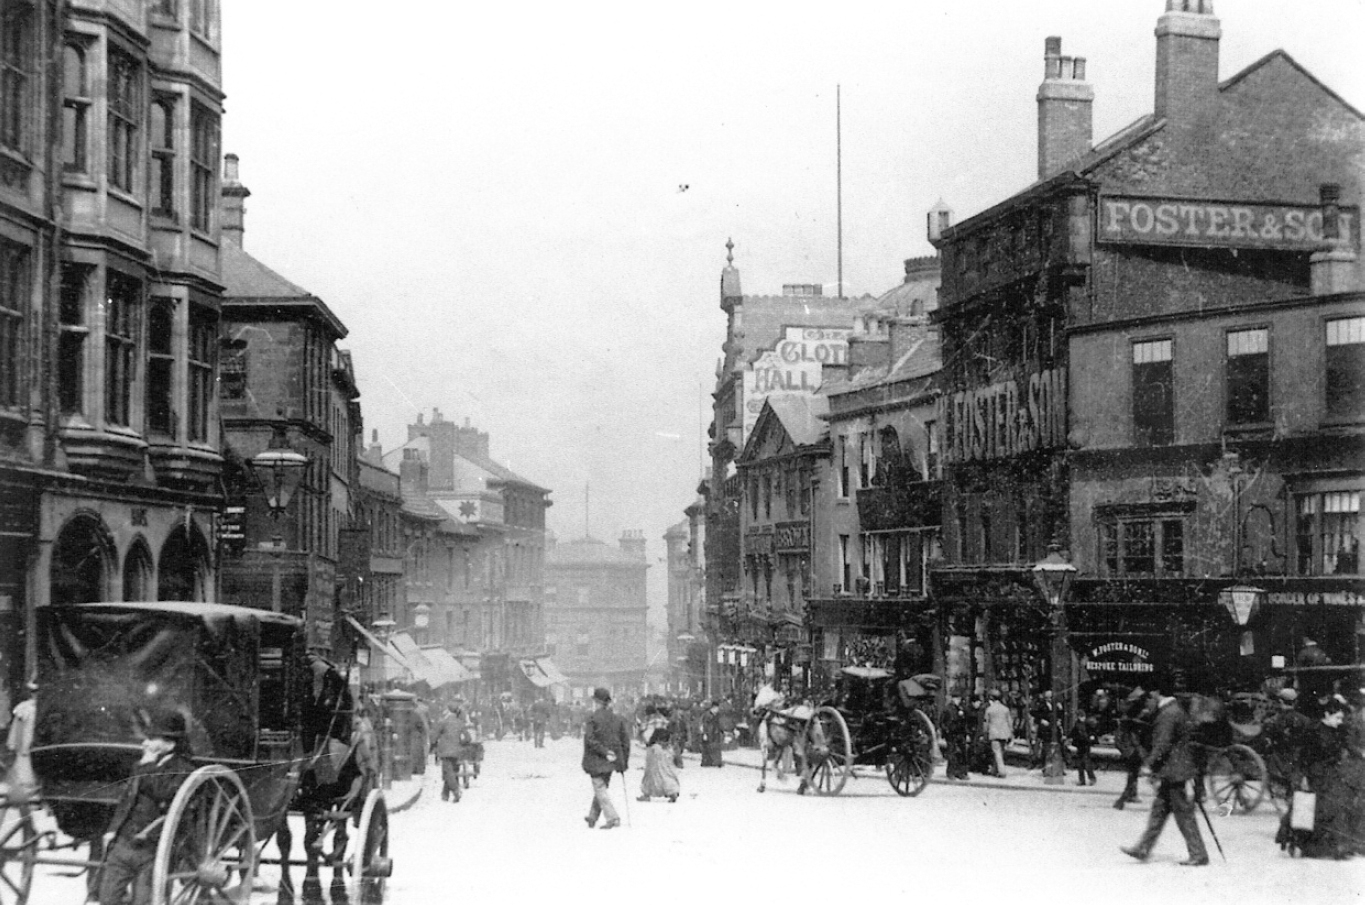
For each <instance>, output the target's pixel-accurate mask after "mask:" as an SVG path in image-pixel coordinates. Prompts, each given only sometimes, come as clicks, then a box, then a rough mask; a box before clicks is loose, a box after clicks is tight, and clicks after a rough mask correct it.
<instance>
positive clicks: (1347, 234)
mask: <svg viewBox="0 0 1365 905" xmlns="http://www.w3.org/2000/svg"><path fill="white" fill-rule="evenodd" d="M1097 216H1098V219H1099V224H1098V229H1097V230H1096V236H1097V237H1098V238H1099V240H1100V241H1101V242H1131V243H1137V244H1145V245H1198V246H1201V247H1207V246H1218V247H1223V248H1267V249H1275V250H1279V251H1316V250H1318V249H1319V248H1321V247H1322V246H1323V243H1324V242H1325V241H1326V240H1325V238H1324V236H1323V233H1322V208H1321V207H1320V206H1318V205H1306V204H1256V203H1232V202H1222V201H1196V200H1193V199H1189V198H1149V197H1139V196H1132V195H1124V196H1119V195H1105V196H1102V197H1101V198H1100V200H1099V208H1098V213H1097ZM1357 222H1358V217H1357V209H1356V208H1354V207H1342V208H1340V209H1339V211H1338V215H1337V224H1338V229H1339V231H1340V237H1341V239H1343V240H1344V241H1345V242H1346V244H1347V245H1349V246H1351V247H1355V246H1356V244H1357V237H1356V223H1357Z"/></svg>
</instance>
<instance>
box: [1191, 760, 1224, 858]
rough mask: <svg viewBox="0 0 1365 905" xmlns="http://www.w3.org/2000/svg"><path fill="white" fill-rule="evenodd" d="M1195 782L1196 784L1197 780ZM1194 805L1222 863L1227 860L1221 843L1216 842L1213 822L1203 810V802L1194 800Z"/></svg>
mask: <svg viewBox="0 0 1365 905" xmlns="http://www.w3.org/2000/svg"><path fill="white" fill-rule="evenodd" d="M1195 781H1196V782H1198V780H1195ZM1194 803H1195V804H1196V805H1198V806H1199V813H1201V814H1203V815H1204V823H1206V824H1208V827H1209V835H1210V836H1212V837H1213V844H1214V845H1216V846H1218V854H1219V855H1221V856H1222V858H1223V860H1224V861H1226V860H1228V856H1227V854H1226V853H1225V852H1224V851H1223V843H1221V842H1219V841H1218V834H1217V833H1215V832H1214V831H1213V821H1212V820H1210V819H1209V812H1208V811H1206V810H1204V802H1203V800H1202V799H1199V798H1196V799H1195V800H1194Z"/></svg>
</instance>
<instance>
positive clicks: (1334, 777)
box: [1280, 698, 1359, 858]
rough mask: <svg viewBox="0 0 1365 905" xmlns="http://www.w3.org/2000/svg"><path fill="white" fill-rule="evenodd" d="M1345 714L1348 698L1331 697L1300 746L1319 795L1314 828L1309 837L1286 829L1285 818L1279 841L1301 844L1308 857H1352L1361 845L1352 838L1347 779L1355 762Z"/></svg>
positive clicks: (1313, 788)
mask: <svg viewBox="0 0 1365 905" xmlns="http://www.w3.org/2000/svg"><path fill="white" fill-rule="evenodd" d="M1345 718H1346V704H1345V702H1344V701H1342V700H1340V699H1339V698H1332V699H1329V700H1328V702H1327V703H1326V704H1325V705H1324V706H1323V711H1322V716H1321V718H1320V719H1319V720H1318V721H1317V722H1316V723H1314V724H1313V725H1312V726H1311V727H1310V728H1309V729H1308V731H1307V732H1306V733H1305V737H1304V740H1303V746H1302V748H1301V749H1300V752H1301V757H1302V759H1303V774H1304V776H1305V778H1306V779H1307V782H1308V789H1309V791H1311V792H1313V793H1314V796H1315V798H1316V801H1315V807H1314V816H1313V830H1312V832H1311V833H1309V834H1308V835H1307V836H1306V837H1302V836H1298V835H1296V834H1291V833H1286V832H1285V827H1286V826H1287V824H1288V820H1287V819H1286V821H1285V824H1284V825H1282V827H1281V837H1280V842H1281V845H1282V846H1285V847H1289V848H1298V849H1299V850H1300V852H1301V854H1302V855H1303V857H1305V858H1349V857H1351V855H1353V854H1355V853H1356V850H1357V848H1358V846H1359V841H1358V840H1356V839H1354V838H1353V835H1354V829H1355V827H1354V826H1352V824H1354V823H1355V820H1354V819H1353V818H1354V814H1353V808H1352V801H1351V797H1352V796H1351V790H1350V788H1349V784H1348V782H1347V779H1348V774H1349V773H1350V772H1351V770H1350V767H1351V766H1353V765H1351V764H1348V762H1347V761H1348V758H1349V757H1350V756H1351V754H1350V751H1349V748H1348V745H1347V738H1346V732H1345V730H1344V729H1343V727H1342V724H1343V722H1344V721H1345ZM1287 817H1288V815H1286V818H1287ZM1286 837H1287V838H1286ZM1286 843H1288V844H1287V845H1286Z"/></svg>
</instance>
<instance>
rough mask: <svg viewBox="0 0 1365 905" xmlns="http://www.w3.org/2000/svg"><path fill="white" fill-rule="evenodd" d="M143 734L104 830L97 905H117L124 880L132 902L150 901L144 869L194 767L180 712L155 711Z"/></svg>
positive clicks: (121, 898) (122, 899) (153, 854)
mask: <svg viewBox="0 0 1365 905" xmlns="http://www.w3.org/2000/svg"><path fill="white" fill-rule="evenodd" d="M146 735H147V737H146V738H144V739H143V740H142V759H141V760H140V761H138V764H137V766H136V767H135V768H133V775H132V777H131V778H130V779H129V780H128V784H127V785H126V786H125V787H124V789H123V795H122V796H121V797H120V798H119V802H118V805H117V806H116V807H115V808H114V816H113V818H112V819H111V820H110V821H109V828H108V829H107V830H106V831H105V837H104V838H105V843H106V845H105V850H106V851H107V852H108V854H107V855H106V856H105V859H104V867H103V869H102V871H101V875H100V884H99V901H100V905H119V903H121V902H123V901H124V892H125V890H127V888H128V884H130V883H131V884H132V885H133V895H132V901H133V902H134V903H135V905H141V903H144V902H148V901H150V899H151V889H150V885H149V883H148V880H149V877H148V876H147V874H148V872H149V870H150V868H151V866H152V861H153V859H155V857H156V844H157V841H158V840H159V839H160V838H161V826H162V824H164V823H165V821H166V812H167V811H168V810H170V807H171V802H172V801H173V800H174V799H175V793H176V792H178V791H180V786H181V784H182V783H184V781H185V780H186V779H187V778H188V777H189V775H190V774H191V773H193V772H194V764H193V763H191V762H190V759H189V755H190V752H189V746H188V744H187V741H186V738H187V736H186V732H185V718H184V717H183V716H182V715H180V714H179V713H175V712H170V711H168V712H166V713H161V714H158V715H157V716H156V717H155V718H153V720H152V722H151V725H150V726H149V727H148V728H147V732H146Z"/></svg>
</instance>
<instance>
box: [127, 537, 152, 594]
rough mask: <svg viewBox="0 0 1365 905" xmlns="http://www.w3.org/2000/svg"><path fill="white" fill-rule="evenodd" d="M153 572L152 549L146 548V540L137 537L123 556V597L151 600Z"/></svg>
mask: <svg viewBox="0 0 1365 905" xmlns="http://www.w3.org/2000/svg"><path fill="white" fill-rule="evenodd" d="M153 574H154V569H153V566H152V551H151V550H149V549H147V542H146V541H144V540H142V539H141V538H138V540H137V541H136V542H135V543H134V544H133V546H132V548H131V549H130V550H129V551H128V555H127V556H125V557H124V558H123V599H124V600H152V599H153V597H152V592H153V590H154V588H155V585H154V584H153V583H152V576H153Z"/></svg>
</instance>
